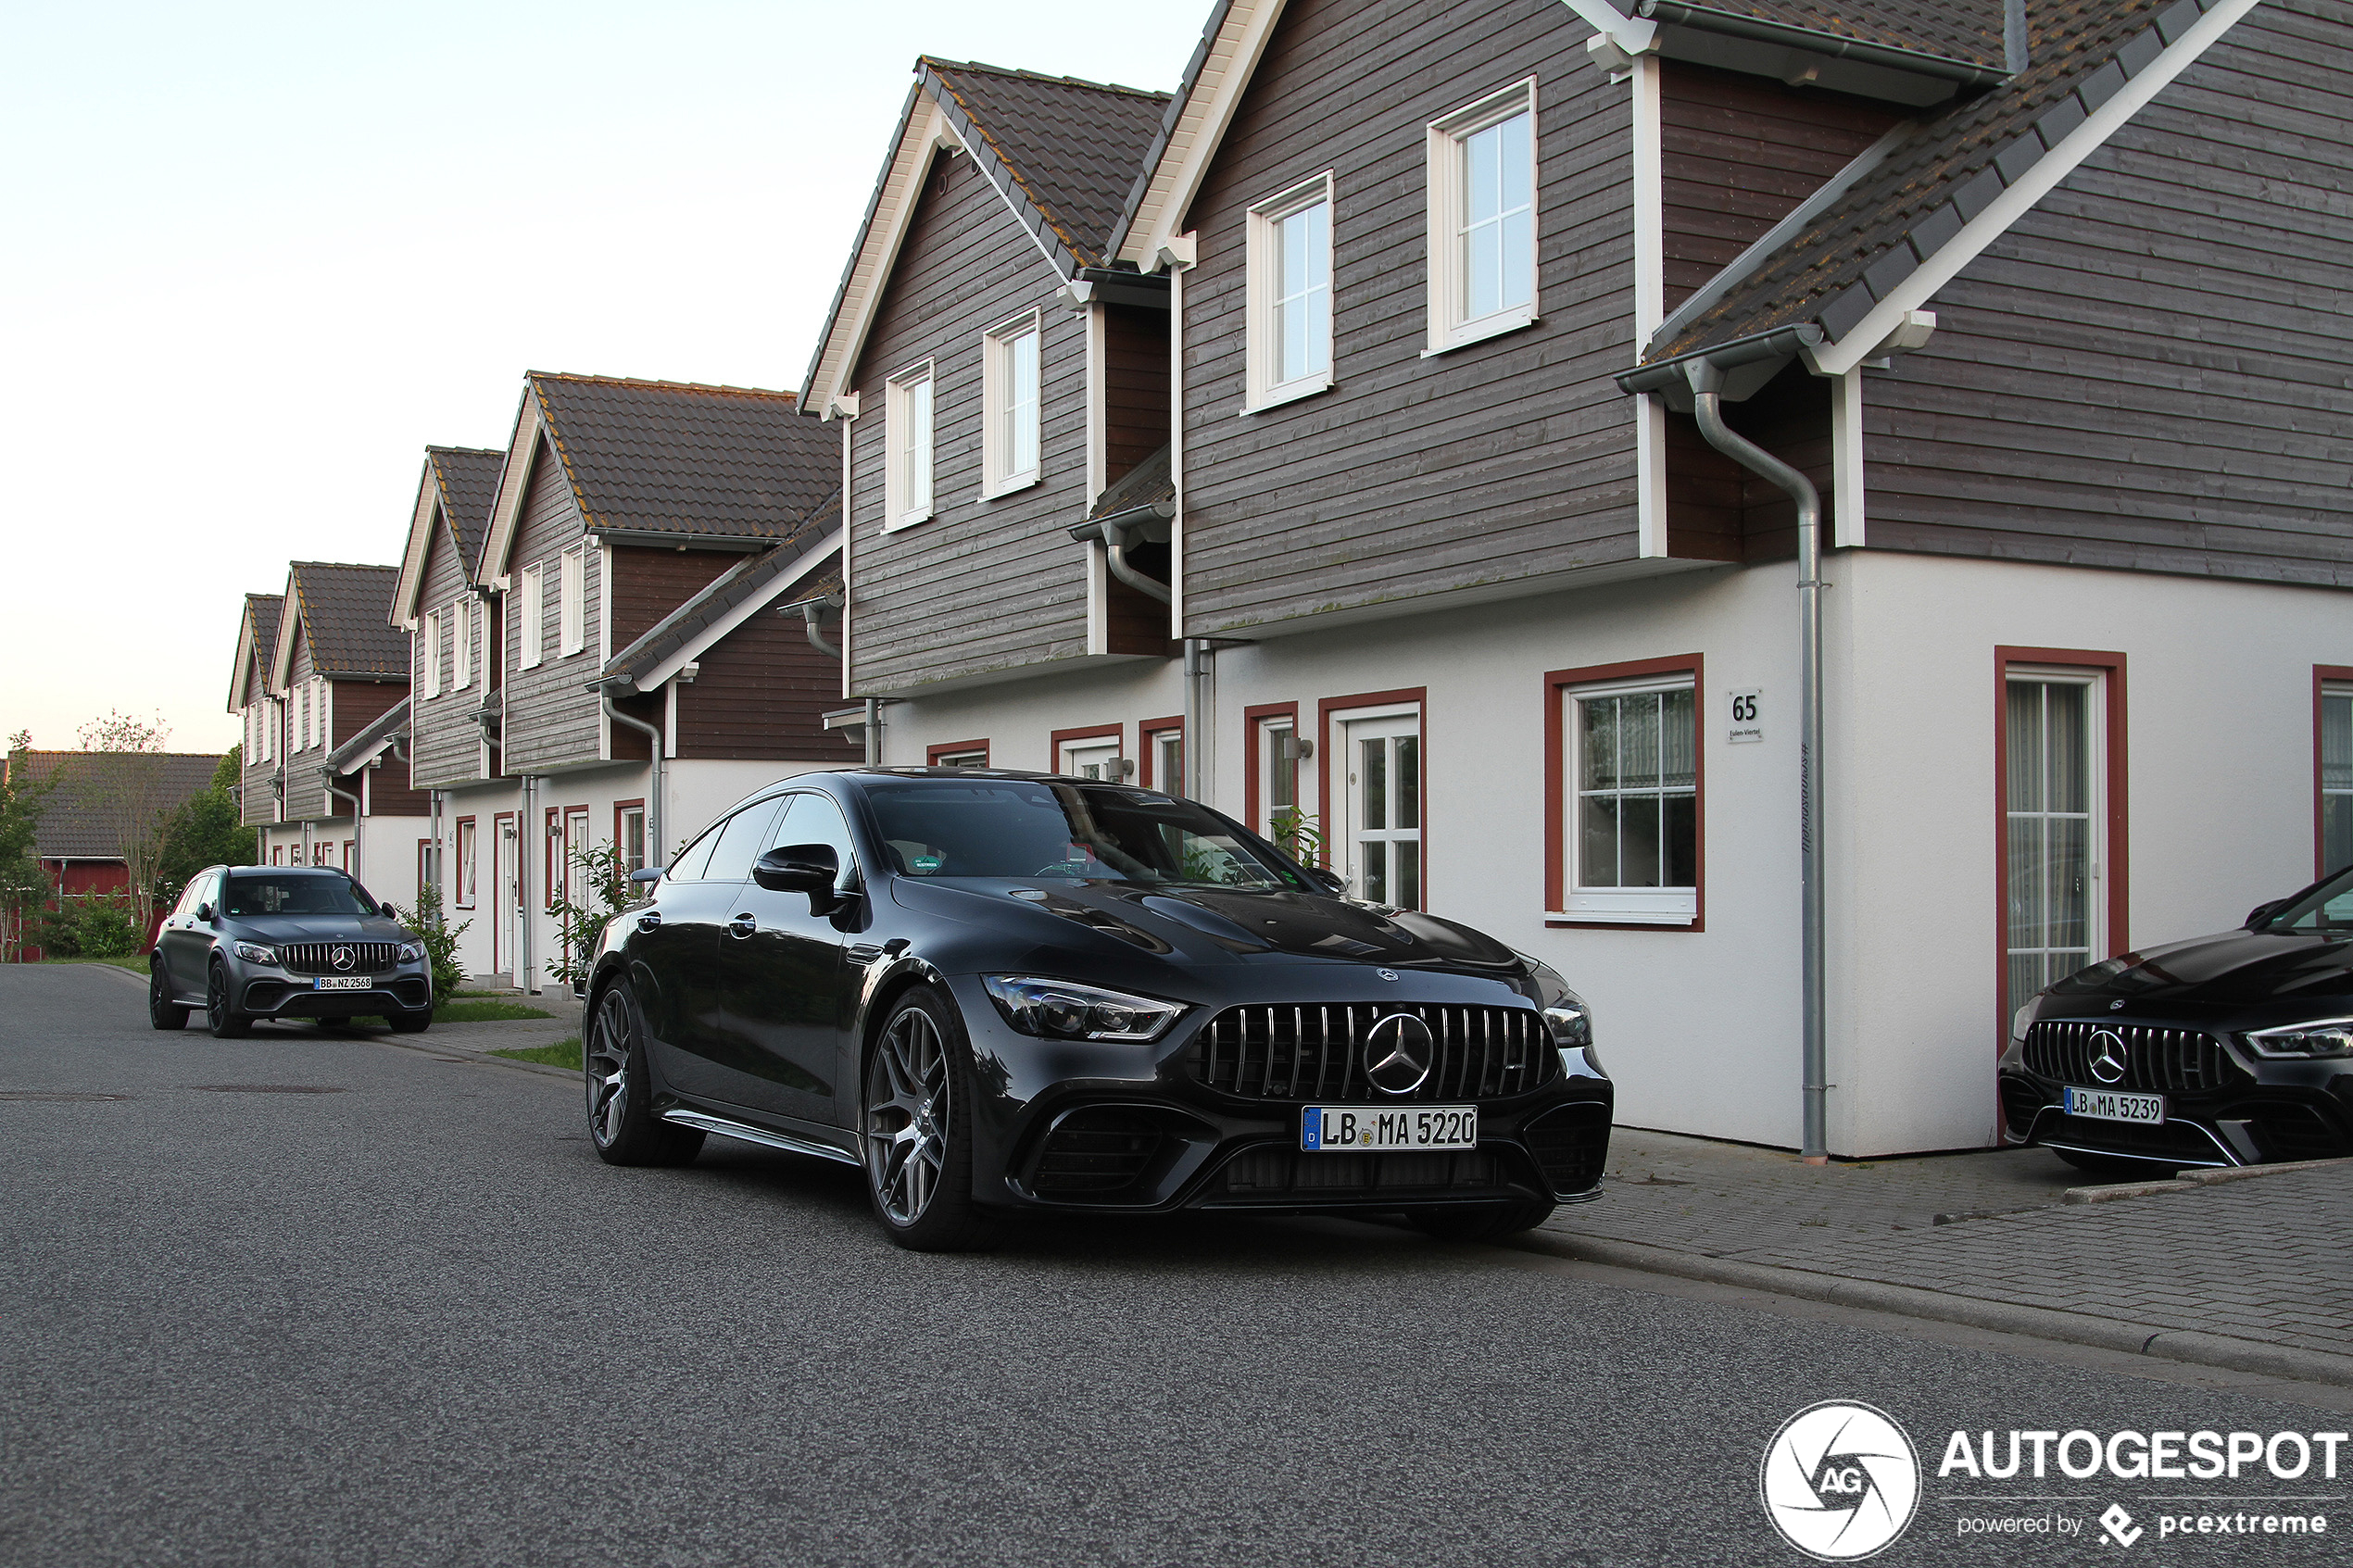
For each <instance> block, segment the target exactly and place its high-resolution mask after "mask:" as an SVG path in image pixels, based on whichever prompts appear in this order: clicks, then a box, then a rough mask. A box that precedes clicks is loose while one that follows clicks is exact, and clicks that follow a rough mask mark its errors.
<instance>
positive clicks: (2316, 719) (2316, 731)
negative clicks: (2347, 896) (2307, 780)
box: [2312, 664, 2353, 882]
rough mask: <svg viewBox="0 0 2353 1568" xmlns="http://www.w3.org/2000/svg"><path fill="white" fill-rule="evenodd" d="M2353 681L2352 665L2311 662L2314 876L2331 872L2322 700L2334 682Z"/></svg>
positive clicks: (2317, 878)
mask: <svg viewBox="0 0 2353 1568" xmlns="http://www.w3.org/2000/svg"><path fill="white" fill-rule="evenodd" d="M2347 685H2353V665H2345V664H2315V665H2314V666H2312V880H2313V881H2315V882H2318V881H2319V880H2320V879H2321V878H2322V877H2324V876H2326V875H2328V874H2329V867H2328V840H2327V838H2326V836H2325V833H2324V828H2325V822H2326V817H2327V807H2328V797H2326V796H2324V795H2323V794H2322V793H2321V786H2322V782H2323V781H2322V775H2321V740H2322V737H2321V702H2322V698H2323V697H2325V696H2327V695H2328V689H2329V687H2331V686H2347Z"/></svg>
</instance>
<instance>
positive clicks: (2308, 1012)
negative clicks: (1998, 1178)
mask: <svg viewBox="0 0 2353 1568" xmlns="http://www.w3.org/2000/svg"><path fill="white" fill-rule="evenodd" d="M2010 1035H2011V1038H2010V1045H2009V1048H2008V1050H2007V1051H2006V1052H2005V1053H2004V1054H2003V1057H2002V1064H2001V1078H2000V1083H2001V1098H2002V1116H2003V1122H2004V1123H2005V1125H2006V1128H2007V1137H2008V1141H2010V1142H2011V1143H2014V1144H2015V1143H2035V1144H2043V1145H2045V1146H2047V1147H2048V1148H2052V1149H2054V1150H2056V1151H2057V1153H2058V1154H2059V1156H2060V1157H2061V1158H2062V1159H2065V1160H2069V1161H2070V1162H2071V1163H2073V1164H2075V1165H2078V1166H2081V1167H2082V1168H2083V1169H2084V1170H2087V1171H2100V1172H2109V1173H2120V1172H2138V1173H2158V1172H2161V1171H2163V1170H2165V1169H2169V1168H2171V1169H2178V1168H2181V1167H2183V1166H2192V1165H2209V1166H2220V1165H2253V1164H2259V1163H2265V1162H2269V1161H2272V1160H2328V1159H2334V1158H2336V1157H2338V1156H2342V1155H2347V1154H2353V870H2347V871H2344V872H2338V873H2337V874H2336V875H2334V876H2333V877H2330V878H2328V879H2326V880H2325V881H2322V882H2319V883H2316V884H2313V885H2312V886H2310V887H2308V888H2306V889H2305V890H2304V891H2303V892H2301V893H2299V894H2297V895H2296V897H2293V898H2283V899H2280V900H2278V901H2277V902H2274V903H2270V904H2264V905H2260V906H2259V907H2258V908H2257V909H2255V910H2254V912H2253V913H2251V914H2249V915H2248V916H2247V918H2246V925H2245V926H2244V927H2242V928H2241V929H2239V930H2237V931H2233V932H2227V933H2225V934H2223V935H2219V936H2201V937H2198V938H2196V939H2194V940H2192V941H2187V942H2175V943H2172V944H2171V945H2170V946H2167V947H2152V948H2150V949H2148V950H2147V951H2145V952H2138V953H2126V954H2124V955H2123V956H2121V957H2120V958H2114V959H2110V960H2108V961H2107V962H2106V963H2097V964H2094V965H2093V966H2092V967H2091V968H2089V969H2086V970H2083V971H2082V972H2079V973H2077V974H2074V975H2071V976H2070V977H2069V978H2068V979H2066V980H2062V981H2060V982H2059V983H2058V984H2057V985H2054V986H2052V987H2051V988H2050V989H2049V990H2047V991H2045V992H2043V993H2042V994H2041V995H2040V996H2037V997H2034V998H2033V999H2032V1001H2030V1002H2028V1003H2027V1004H2026V1005H2025V1006H2023V1007H2021V1008H2020V1009H2019V1010H2018V1015H2017V1017H2016V1018H2015V1019H2013V1020H2012V1022H2011V1026H2010Z"/></svg>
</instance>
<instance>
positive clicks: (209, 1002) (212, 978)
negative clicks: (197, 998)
mask: <svg viewBox="0 0 2353 1568" xmlns="http://www.w3.org/2000/svg"><path fill="white" fill-rule="evenodd" d="M204 1013H205V1022H207V1023H209V1024H211V1025H212V1028H213V1031H214V1032H215V1033H216V1034H217V1033H219V1032H220V1030H222V1029H225V1028H227V1027H228V1024H229V973H228V972H227V971H226V970H224V969H222V968H221V967H220V965H219V964H215V965H213V967H212V972H211V973H210V974H209V975H208V976H207V978H206V980H205V986H204Z"/></svg>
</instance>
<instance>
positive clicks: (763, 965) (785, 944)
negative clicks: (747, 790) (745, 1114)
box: [719, 794, 865, 1125]
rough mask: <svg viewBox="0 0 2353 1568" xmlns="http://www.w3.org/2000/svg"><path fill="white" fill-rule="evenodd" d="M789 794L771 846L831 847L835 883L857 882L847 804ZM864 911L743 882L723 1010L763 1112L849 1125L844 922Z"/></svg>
mask: <svg viewBox="0 0 2353 1568" xmlns="http://www.w3.org/2000/svg"><path fill="white" fill-rule="evenodd" d="M786 799H787V800H788V801H789V802H790V805H789V807H788V809H786V813H785V815H784V817H783V818H781V819H780V820H779V821H778V822H777V823H776V824H775V825H774V827H772V828H770V829H769V832H768V844H767V845H765V846H763V847H766V848H774V847H781V846H784V845H788V844H822V845H824V846H825V847H828V848H830V849H832V850H833V852H834V863H835V865H837V866H838V867H839V868H840V875H839V876H838V877H837V879H836V882H835V886H836V887H837V888H853V887H856V886H857V885H858V855H857V851H856V849H855V848H853V847H851V844H850V839H849V824H848V823H847V822H844V821H843V820H842V814H841V809H840V808H839V807H838V806H837V805H835V804H834V802H833V800H832V799H831V798H830V797H826V796H823V795H813V794H812V795H794V796H788V797H786ZM864 914H865V906H864V903H863V902H862V901H854V902H852V903H849V904H848V905H845V906H842V907H841V908H840V909H837V910H830V911H828V912H827V913H825V914H818V913H815V912H813V911H812V909H811V901H810V897H809V895H807V894H806V893H771V892H769V891H768V890H767V889H766V888H764V887H762V886H761V885H760V884H758V883H756V882H746V883H745V884H743V887H742V889H741V892H740V895H739V898H738V902H737V904H736V913H735V918H734V921H733V922H732V923H731V924H730V925H729V926H728V928H727V934H726V935H724V936H723V937H722V938H721V939H720V943H719V988H720V997H721V1005H720V1016H721V1017H722V1018H723V1019H724V1022H725V1026H726V1028H727V1029H728V1030H730V1031H731V1032H732V1033H733V1035H734V1036H735V1038H734V1040H733V1042H732V1046H731V1048H730V1051H729V1056H730V1059H731V1060H734V1061H736V1062H737V1063H739V1064H742V1065H744V1066H746V1067H748V1068H749V1071H750V1073H752V1075H753V1076H754V1077H755V1078H756V1080H757V1082H756V1083H755V1084H754V1085H752V1093H753V1094H754V1095H755V1096H756V1097H757V1098H755V1099H754V1100H753V1101H752V1103H754V1104H756V1105H758V1106H759V1107H760V1108H761V1110H773V1111H775V1112H777V1113H778V1114H780V1115H785V1116H791V1117H797V1118H799V1119H800V1120H802V1121H807V1122H817V1123H827V1124H833V1125H843V1124H847V1123H848V1121H849V1109H850V1106H849V1101H850V1100H851V1099H852V1098H854V1096H851V1095H845V1096H841V1097H839V1098H838V1099H837V1096H836V1092H835V1091H836V1087H837V1079H838V1078H839V1077H840V1076H841V1060H842V1052H841V1042H842V1037H843V1031H844V1029H845V1028H847V1026H848V1023H849V1012H850V1009H851V1005H852V1002H853V999H854V997H855V992H856V980H857V976H856V975H855V974H854V973H852V972H849V970H848V969H847V968H846V967H845V962H844V959H843V953H842V947H843V943H844V940H845V937H844V935H843V928H844V926H845V925H846V924H849V923H851V922H859V921H862V918H863V916H864Z"/></svg>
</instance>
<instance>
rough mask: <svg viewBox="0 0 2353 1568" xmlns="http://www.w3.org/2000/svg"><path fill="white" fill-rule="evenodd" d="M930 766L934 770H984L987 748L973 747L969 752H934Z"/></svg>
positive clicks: (986, 761) (986, 763)
mask: <svg viewBox="0 0 2353 1568" xmlns="http://www.w3.org/2000/svg"><path fill="white" fill-rule="evenodd" d="M931 766H932V767H935V768H986V767H988V747H987V746H975V747H974V748H972V749H971V750H969V751H954V750H949V751H938V752H935V753H933V755H932V759H931Z"/></svg>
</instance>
